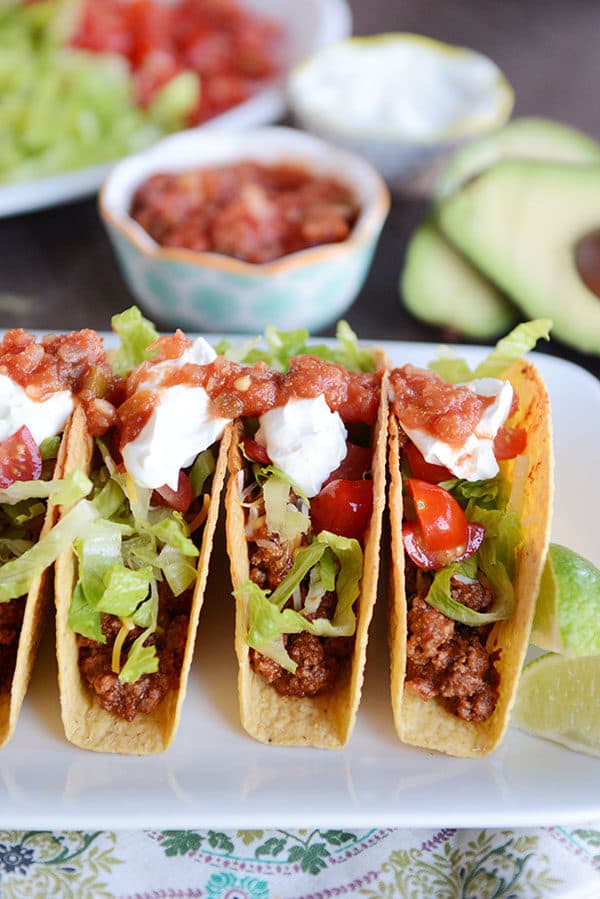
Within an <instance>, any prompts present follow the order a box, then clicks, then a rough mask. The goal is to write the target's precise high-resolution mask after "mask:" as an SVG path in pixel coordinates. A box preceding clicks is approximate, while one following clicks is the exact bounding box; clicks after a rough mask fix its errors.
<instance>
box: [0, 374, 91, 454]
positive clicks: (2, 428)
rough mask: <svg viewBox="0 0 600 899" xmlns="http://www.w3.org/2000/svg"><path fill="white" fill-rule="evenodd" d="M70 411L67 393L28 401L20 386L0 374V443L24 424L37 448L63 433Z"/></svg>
mask: <svg viewBox="0 0 600 899" xmlns="http://www.w3.org/2000/svg"><path fill="white" fill-rule="evenodd" d="M72 411H73V396H72V394H71V391H70V390H57V391H56V392H55V393H52V394H50V396H49V397H48V398H47V399H45V400H32V399H30V398H29V397H28V396H27V393H26V392H25V390H24V389H23V388H22V387H21V385H20V384H17V383H16V382H15V381H13V380H12V379H11V378H9V377H8V375H0V441H1V440H6V439H7V437H10V436H11V435H12V434H14V433H15V432H16V431H18V430H19V428H21V427H23V425H26V426H27V427H28V428H29V430H30V431H31V434H32V436H33V439H34V440H35V442H36V443H37V444H38V445H39V444H40V443H41V442H42V440H45V439H46V438H47V437H54V436H56V434H61V433H62V431H64V428H65V425H66V423H67V420H68V418H69V416H70V415H71V412H72Z"/></svg>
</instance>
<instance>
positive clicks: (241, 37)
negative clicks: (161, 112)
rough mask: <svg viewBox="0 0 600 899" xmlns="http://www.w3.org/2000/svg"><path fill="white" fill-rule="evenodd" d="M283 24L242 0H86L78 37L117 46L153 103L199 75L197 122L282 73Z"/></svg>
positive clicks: (140, 98) (140, 93) (141, 94)
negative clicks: (178, 79) (189, 75)
mask: <svg viewBox="0 0 600 899" xmlns="http://www.w3.org/2000/svg"><path fill="white" fill-rule="evenodd" d="M283 39H284V34H283V29H282V27H281V25H280V24H279V23H277V22H275V21H273V20H272V19H269V18H267V17H265V16H261V15H257V14H256V13H254V12H250V11H249V10H247V9H244V6H243V4H241V3H238V2H237V0H175V2H173V3H164V2H159V0H86V2H85V3H84V5H83V11H82V13H81V16H80V18H79V24H78V28H77V31H76V32H75V34H74V36H73V38H72V41H71V43H72V44H73V45H74V46H76V47H81V48H82V49H85V50H89V51H92V52H98V53H104V52H109V53H118V54H120V55H121V56H124V57H125V58H126V59H127V60H128V62H129V64H130V65H131V68H132V71H133V76H134V83H135V92H136V101H137V103H138V104H139V105H140V106H148V105H149V104H150V103H151V102H152V100H153V99H154V97H155V96H156V94H157V92H158V91H159V90H160V89H161V88H162V87H164V85H165V84H166V83H167V82H168V81H170V80H171V78H173V77H174V76H175V75H178V74H179V73H180V72H183V71H186V70H187V71H193V72H196V73H197V74H198V75H199V76H200V82H201V90H200V96H199V99H198V105H197V106H196V108H195V109H194V110H193V111H192V113H191V114H190V117H189V123H188V124H190V125H197V124H199V123H200V122H204V121H206V120H207V119H210V118H212V116H215V115H217V114H219V113H221V112H224V111H225V110H226V109H229V108H230V107H232V106H235V105H236V104H238V103H241V102H242V101H243V100H246V99H247V98H248V97H250V96H251V95H252V94H253V93H255V92H256V91H257V90H259V89H260V88H261V87H263V86H264V85H265V83H267V82H268V81H269V79H272V78H273V77H274V76H276V75H278V74H280V73H281V70H282V56H283V53H282V50H283Z"/></svg>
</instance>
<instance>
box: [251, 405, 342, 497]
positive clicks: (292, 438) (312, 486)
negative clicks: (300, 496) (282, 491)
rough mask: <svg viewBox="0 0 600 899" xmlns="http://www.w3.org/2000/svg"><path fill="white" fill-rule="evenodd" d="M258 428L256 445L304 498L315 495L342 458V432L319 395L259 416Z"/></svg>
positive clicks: (340, 423)
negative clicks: (262, 448)
mask: <svg viewBox="0 0 600 899" xmlns="http://www.w3.org/2000/svg"><path fill="white" fill-rule="evenodd" d="M259 424H260V427H259V429H258V431H257V432H256V439H257V441H258V442H259V443H260V444H262V445H263V446H264V447H265V448H266V450H267V453H268V455H269V458H270V459H271V460H272V461H273V463H274V464H275V465H276V466H277V467H278V468H280V469H281V470H282V471H283V472H284V473H285V474H286V475H287V476H288V478H290V480H291V481H293V482H294V483H295V484H297V485H298V487H299V488H300V489H301V490H302V491H303V492H304V493H305V494H306V496H307V497H311V496H316V495H317V493H318V492H319V491H320V489H321V487H322V485H323V482H324V481H325V480H326V479H327V478H328V477H329V475H330V474H331V472H332V471H335V469H336V468H337V467H338V465H339V464H340V462H341V461H342V460H343V459H344V458H345V457H346V451H347V450H346V436H347V432H346V428H345V426H344V423H343V421H342V419H341V418H340V415H339V413H338V412H332V411H331V409H330V408H329V406H328V405H327V402H326V401H325V397H324V396H323V395H320V396H318V397H315V398H313V399H298V400H288V402H287V403H286V404H285V405H284V406H279V407H278V408H276V409H271V410H270V411H269V412H265V414H264V415H261V416H260V419H259Z"/></svg>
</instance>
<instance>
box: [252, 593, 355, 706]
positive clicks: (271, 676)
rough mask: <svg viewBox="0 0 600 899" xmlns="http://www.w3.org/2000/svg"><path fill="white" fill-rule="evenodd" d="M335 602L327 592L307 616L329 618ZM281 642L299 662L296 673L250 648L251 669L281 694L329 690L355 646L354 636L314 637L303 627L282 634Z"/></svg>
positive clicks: (288, 694) (291, 694)
mask: <svg viewBox="0 0 600 899" xmlns="http://www.w3.org/2000/svg"><path fill="white" fill-rule="evenodd" d="M336 602H337V600H336V597H335V595H334V594H332V593H326V594H325V596H324V597H323V600H322V602H321V605H320V606H319V608H318V610H317V611H316V612H315V613H313V614H311V615H310V616H307V617H309V618H311V620H312V619H314V618H331V617H332V616H333V613H334V611H335V606H336ZM283 642H284V645H285V647H286V649H287V651H288V653H289V655H290V657H291V658H292V659H293V660H294V662H296V663H297V665H298V667H297V668H296V672H295V674H292V673H291V671H286V669H285V668H282V667H281V665H279V664H278V663H277V662H275V661H274V660H273V659H270V658H269V657H268V656H264V655H263V654H262V653H260V652H257V651H256V650H255V649H251V650H250V664H251V666H252V670H253V671H255V672H256V673H257V674H260V676H261V677H262V678H263V680H265V681H266V683H268V684H272V686H273V687H274V688H275V689H276V690H277V692H278V693H280V694H281V695H282V696H317V695H319V694H320V693H327V692H328V691H330V690H331V689H332V688H333V686H334V684H335V682H336V680H337V678H338V675H339V673H340V670H341V668H342V667H343V666H344V664H345V663H346V661H347V659H348V657H349V656H350V655H351V654H352V649H353V647H354V637H316V636H314V635H313V634H308V633H306V632H305V631H304V632H302V633H299V634H284V637H283Z"/></svg>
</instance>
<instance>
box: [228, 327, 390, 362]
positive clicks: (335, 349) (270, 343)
mask: <svg viewBox="0 0 600 899" xmlns="http://www.w3.org/2000/svg"><path fill="white" fill-rule="evenodd" d="M336 338H337V341H338V342H337V344H336V345H334V346H327V345H325V344H312V343H309V342H308V339H309V334H308V331H306V330H304V329H303V328H298V329H296V330H295V331H278V330H277V329H276V328H273V327H272V326H269V327H267V328H266V329H265V335H264V342H265V343H266V348H261V346H260V338H256V339H255V340H250V341H245V342H244V343H242V344H240V345H232V344H231V343H229V341H226V340H222V341H220V342H219V343H218V344H217V346H216V347H215V351H216V352H217V353H219V354H222V355H224V356H225V357H226V358H227V359H230V360H231V361H233V362H244V363H246V364H247V365H252V364H253V363H254V362H266V364H267V365H268V366H269V367H270V368H272V369H274V370H275V371H287V369H288V368H289V365H290V361H291V359H293V357H294V356H302V355H307V354H308V355H311V356H318V357H319V358H320V359H324V360H326V361H327V362H335V363H337V364H338V365H343V366H344V368H347V369H349V370H350V371H375V359H374V357H373V353H372V352H371V350H367V349H362V348H361V347H360V346H359V344H358V338H357V336H356V334H355V333H354V331H353V330H352V328H351V327H350V325H349V324H348V323H347V322H345V321H340V322H338V325H337V329H336Z"/></svg>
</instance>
